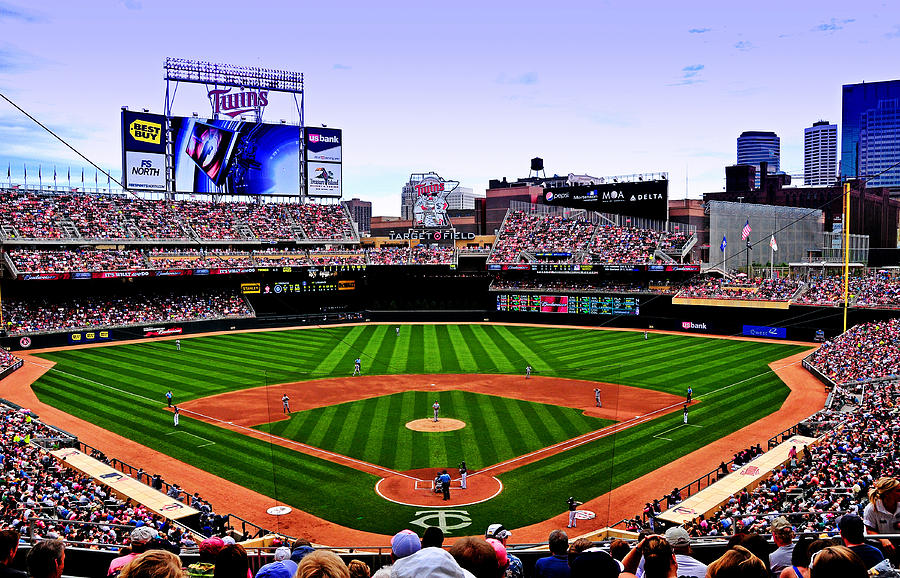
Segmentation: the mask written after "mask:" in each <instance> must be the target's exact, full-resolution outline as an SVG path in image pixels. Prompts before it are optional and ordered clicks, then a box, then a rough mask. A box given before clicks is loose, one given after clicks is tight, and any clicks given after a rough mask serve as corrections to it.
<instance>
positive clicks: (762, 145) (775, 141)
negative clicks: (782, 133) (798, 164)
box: [737, 130, 781, 187]
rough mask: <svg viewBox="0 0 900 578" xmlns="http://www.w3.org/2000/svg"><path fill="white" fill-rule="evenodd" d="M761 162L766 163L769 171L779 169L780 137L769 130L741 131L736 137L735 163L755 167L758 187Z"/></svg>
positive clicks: (757, 185) (755, 181)
mask: <svg viewBox="0 0 900 578" xmlns="http://www.w3.org/2000/svg"><path fill="white" fill-rule="evenodd" d="M762 162H765V163H768V172H769V173H777V172H779V171H780V170H781V139H780V138H779V137H778V135H777V134H775V133H774V132H771V131H757V130H747V131H744V132H742V133H741V136H739V137H738V139H737V164H739V165H751V166H754V167H756V178H755V180H754V186H756V187H759V182H760V174H759V170H760V168H759V167H760V163H762Z"/></svg>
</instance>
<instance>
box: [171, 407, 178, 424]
mask: <svg viewBox="0 0 900 578" xmlns="http://www.w3.org/2000/svg"><path fill="white" fill-rule="evenodd" d="M178 413H179V411H178V406H177V405H176V406H175V407H174V413H173V414H172V419H174V420H175V427H178Z"/></svg>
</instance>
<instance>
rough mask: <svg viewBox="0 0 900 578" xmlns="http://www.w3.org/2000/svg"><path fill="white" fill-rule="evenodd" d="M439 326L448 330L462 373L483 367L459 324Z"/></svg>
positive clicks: (472, 371) (448, 336)
mask: <svg viewBox="0 0 900 578" xmlns="http://www.w3.org/2000/svg"><path fill="white" fill-rule="evenodd" d="M439 328H441V329H444V330H445V331H446V334H447V339H448V340H449V341H450V345H451V347H452V348H453V356H454V357H455V358H456V363H457V365H458V367H459V371H460V372H461V373H474V372H476V371H478V370H479V369H481V368H482V366H481V365H480V364H479V363H478V362H476V361H475V354H474V352H473V351H472V349H470V348H469V346H468V342H467V341H466V337H465V336H464V335H463V333H462V330H461V329H460V327H459V326H458V325H441V326H439Z"/></svg>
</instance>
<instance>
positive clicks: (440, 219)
mask: <svg viewBox="0 0 900 578" xmlns="http://www.w3.org/2000/svg"><path fill="white" fill-rule="evenodd" d="M410 180H412V177H411V178H410ZM458 186H459V181H447V180H444V179H442V178H441V177H440V176H438V175H437V174H435V173H429V174H428V175H427V176H426V177H425V178H424V179H423V180H421V181H419V182H417V183H415V184H413V187H414V188H415V191H416V202H415V205H413V217H414V218H415V226H416V227H448V226H450V218H449V217H448V216H447V207H448V206H449V204H448V203H447V195H449V194H450V193H452V192H453V191H454V190H455V189H456V187H458Z"/></svg>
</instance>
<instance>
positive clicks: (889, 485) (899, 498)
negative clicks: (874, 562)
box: [863, 477, 900, 554]
mask: <svg viewBox="0 0 900 578" xmlns="http://www.w3.org/2000/svg"><path fill="white" fill-rule="evenodd" d="M863 520H864V521H865V525H866V529H867V530H868V533H869V534H894V533H896V532H897V530H898V529H900V481H897V478H891V477H883V478H878V481H876V482H875V487H873V488H872V489H871V490H869V505H867V506H866V509H865V510H863ZM881 546H882V548H883V549H884V551H885V552H887V553H888V554H892V553H893V552H894V545H893V544H892V543H891V541H890V540H888V539H886V538H882V539H881Z"/></svg>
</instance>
